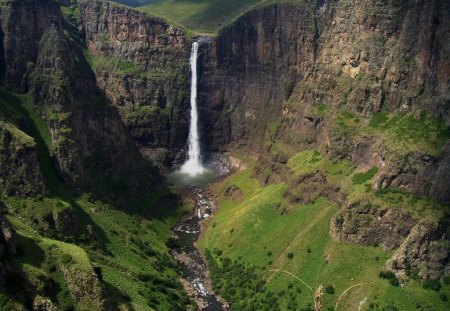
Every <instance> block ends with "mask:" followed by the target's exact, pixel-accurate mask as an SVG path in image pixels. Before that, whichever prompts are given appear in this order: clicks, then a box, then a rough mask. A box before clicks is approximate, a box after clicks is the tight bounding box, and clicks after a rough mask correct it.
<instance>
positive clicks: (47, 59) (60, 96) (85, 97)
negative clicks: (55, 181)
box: [1, 0, 141, 189]
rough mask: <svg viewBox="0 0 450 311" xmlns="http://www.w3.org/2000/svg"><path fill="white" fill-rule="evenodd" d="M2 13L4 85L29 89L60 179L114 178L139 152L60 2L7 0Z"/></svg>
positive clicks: (76, 183)
mask: <svg viewBox="0 0 450 311" xmlns="http://www.w3.org/2000/svg"><path fill="white" fill-rule="evenodd" d="M1 15H2V20H1V21H2V23H1V25H2V26H1V33H3V36H2V39H3V50H2V53H3V55H5V59H4V66H3V69H4V78H5V82H6V84H7V85H8V87H9V88H10V89H11V90H17V91H20V92H29V93H30V95H31V97H32V101H33V103H34V107H35V109H36V110H37V111H38V112H39V114H40V115H41V117H42V118H43V119H44V121H45V123H46V124H47V127H48V129H49V130H50V132H51V143H50V144H51V145H50V146H48V147H49V149H50V153H51V154H52V156H53V159H54V163H55V166H56V167H57V169H58V171H59V173H60V175H61V177H62V178H63V180H64V181H65V182H66V184H68V185H70V186H71V187H72V188H73V189H81V188H83V187H86V186H87V185H89V184H92V183H93V175H94V174H95V173H97V174H99V173H101V174H102V176H103V177H107V178H110V179H111V180H113V181H118V180H119V178H120V176H123V175H124V173H125V172H126V171H129V169H130V168H132V167H135V166H136V164H137V163H139V162H140V161H141V160H140V156H139V154H138V152H137V149H136V148H135V145H134V143H133V142H132V141H131V140H130V138H129V135H128V133H127V131H126V129H125V128H124V126H123V125H122V122H121V119H120V116H119V114H118V112H117V109H115V108H114V107H112V106H110V105H108V103H107V101H105V100H104V99H102V94H101V92H99V90H98V89H97V87H96V85H95V77H94V75H93V74H92V72H91V70H90V68H89V66H88V65H87V62H86V60H85V58H84V55H83V53H82V46H81V45H80V43H79V40H77V39H78V38H77V33H76V32H74V30H73V29H72V28H70V27H68V26H67V25H65V24H64V18H63V16H62V13H61V11H60V8H59V3H57V2H56V1H38V0H36V1H32V0H27V1H11V2H8V3H5V4H3V5H2V7H1ZM87 172H89V174H88V173H87Z"/></svg>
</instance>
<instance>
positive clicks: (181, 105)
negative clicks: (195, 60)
mask: <svg viewBox="0 0 450 311" xmlns="http://www.w3.org/2000/svg"><path fill="white" fill-rule="evenodd" d="M80 10H81V24H82V27H83V30H84V33H85V40H86V44H87V48H88V52H87V54H88V59H89V61H90V63H91V65H92V68H93V70H94V73H95V76H96V81H97V85H98V87H99V88H100V89H101V90H103V91H104V92H105V94H106V96H107V97H108V98H109V99H110V100H111V101H112V102H113V104H114V105H115V106H116V107H118V109H119V111H120V114H121V116H122V120H123V122H124V123H125V125H126V126H127V128H128V129H129V131H130V132H131V135H132V136H133V138H134V139H135V142H136V143H137V144H138V147H139V150H140V151H141V154H142V155H144V156H145V157H147V158H150V159H153V160H154V161H155V162H159V163H161V162H162V163H165V164H166V165H167V164H170V161H171V160H172V159H173V158H174V155H175V154H176V153H177V152H178V151H180V149H182V148H184V146H185V144H186V139H187V132H188V129H187V128H188V122H189V120H188V113H187V110H188V107H189V96H188V89H189V67H188V64H189V54H190V41H191V40H190V39H189V37H188V35H187V33H186V31H185V30H183V29H181V28H179V27H176V26H172V25H170V24H168V23H167V22H166V21H164V20H162V19H160V18H155V17H150V16H148V15H145V14H144V13H142V12H138V11H135V10H132V9H130V8H127V7H124V6H120V5H117V4H112V3H108V2H101V1H83V2H81V5H80Z"/></svg>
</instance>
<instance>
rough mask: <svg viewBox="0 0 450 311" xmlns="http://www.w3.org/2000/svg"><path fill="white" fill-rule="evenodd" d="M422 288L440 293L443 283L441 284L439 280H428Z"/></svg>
mask: <svg viewBox="0 0 450 311" xmlns="http://www.w3.org/2000/svg"><path fill="white" fill-rule="evenodd" d="M422 287H423V288H425V289H432V290H434V291H437V292H438V291H440V289H441V283H440V282H439V280H435V279H428V280H426V281H424V282H423V284H422Z"/></svg>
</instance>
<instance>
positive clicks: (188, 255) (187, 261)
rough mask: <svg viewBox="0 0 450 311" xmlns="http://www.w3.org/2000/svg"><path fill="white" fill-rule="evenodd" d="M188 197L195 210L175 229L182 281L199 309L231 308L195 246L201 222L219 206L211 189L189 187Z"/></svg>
mask: <svg viewBox="0 0 450 311" xmlns="http://www.w3.org/2000/svg"><path fill="white" fill-rule="evenodd" d="M186 196H190V197H191V198H190V199H193V200H194V202H195V205H194V209H193V211H192V212H191V213H190V214H188V215H187V216H185V217H183V218H182V219H181V221H180V222H179V224H178V225H177V226H176V227H174V228H173V230H172V231H173V233H174V234H175V236H176V238H177V243H176V244H177V247H175V248H174V249H173V251H172V255H173V256H174V258H175V259H176V260H177V261H178V263H179V264H180V267H181V281H182V283H183V285H184V287H185V289H186V291H187V292H188V294H189V295H190V296H191V297H192V298H193V299H194V300H195V301H196V303H197V306H198V308H199V310H205V311H219V310H228V309H229V307H228V304H227V303H226V301H224V300H223V299H222V298H221V297H220V296H218V295H216V294H215V293H214V292H213V290H212V288H211V282H210V279H209V271H208V267H207V265H206V263H205V261H204V259H203V257H202V255H201V253H200V251H199V250H198V249H197V247H196V246H195V243H196V241H197V239H198V238H199V236H200V230H201V221H202V220H204V219H206V218H208V217H211V215H212V214H213V213H214V211H215V209H216V205H215V203H214V198H213V195H212V192H211V189H210V188H209V187H202V188H201V187H194V188H191V189H186Z"/></svg>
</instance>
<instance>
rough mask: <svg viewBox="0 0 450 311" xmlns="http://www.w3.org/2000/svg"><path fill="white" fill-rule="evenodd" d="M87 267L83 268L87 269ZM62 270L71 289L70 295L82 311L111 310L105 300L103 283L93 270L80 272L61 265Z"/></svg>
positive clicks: (77, 269)
mask: <svg viewBox="0 0 450 311" xmlns="http://www.w3.org/2000/svg"><path fill="white" fill-rule="evenodd" d="M86 268H87V267H83V269H86ZM60 269H61V271H62V273H63V275H64V279H65V281H66V283H67V286H68V288H69V291H70V294H71V296H72V297H73V299H74V300H75V301H77V303H78V304H79V306H80V307H81V308H82V309H85V310H109V309H111V306H110V304H109V302H108V301H107V300H105V293H104V290H103V288H102V284H101V282H100V281H99V280H98V278H97V275H96V274H95V272H94V270H93V269H92V268H89V270H87V271H80V270H79V269H80V268H77V267H73V266H70V265H61V266H60Z"/></svg>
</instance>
